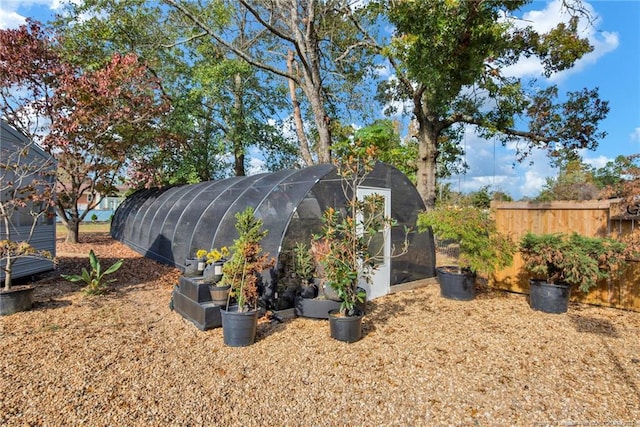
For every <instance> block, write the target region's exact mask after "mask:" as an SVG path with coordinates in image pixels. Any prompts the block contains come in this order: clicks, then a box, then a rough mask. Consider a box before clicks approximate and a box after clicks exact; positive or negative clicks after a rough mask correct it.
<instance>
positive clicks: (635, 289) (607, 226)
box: [490, 199, 640, 311]
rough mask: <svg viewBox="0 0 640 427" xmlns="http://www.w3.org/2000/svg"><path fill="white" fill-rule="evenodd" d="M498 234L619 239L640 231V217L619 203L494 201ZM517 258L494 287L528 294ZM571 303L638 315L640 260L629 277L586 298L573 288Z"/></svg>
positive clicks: (628, 272) (603, 285)
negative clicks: (608, 237) (572, 234)
mask: <svg viewBox="0 0 640 427" xmlns="http://www.w3.org/2000/svg"><path fill="white" fill-rule="evenodd" d="M491 208H492V209H493V215H494V217H495V220H496V226H497V228H498V231H500V232H503V233H507V234H510V235H511V236H512V237H513V238H514V239H515V240H519V239H520V238H521V237H522V236H523V235H524V234H526V233H527V232H528V231H530V232H532V233H537V234H540V233H571V232H574V231H575V232H577V233H579V234H582V235H585V236H590V237H607V236H611V237H617V236H622V235H625V234H628V233H640V217H638V216H635V217H634V216H631V215H628V214H626V212H625V209H626V208H624V209H623V208H621V206H620V204H619V200H617V199H616V200H589V201H580V202H577V201H576V202H573V201H558V202H549V203H529V202H492V204H491ZM522 264H523V263H522V258H521V257H520V254H516V256H515V257H514V262H513V265H512V266H511V267H508V268H505V269H503V270H501V271H498V272H496V273H495V274H494V275H493V277H491V278H490V284H491V286H493V287H496V288H499V289H505V290H509V291H513V292H519V293H529V276H528V275H527V273H526V272H525V271H524V269H523V268H522ZM572 300H574V301H580V302H585V303H589V304H596V305H603V306H609V307H617V308H624V309H629V310H634V311H640V261H639V260H630V261H629V267H628V268H627V270H626V271H625V274H624V275H623V276H622V277H621V278H619V279H616V280H612V281H603V282H602V283H599V284H598V286H597V287H596V288H594V289H592V290H591V291H590V292H589V293H588V294H584V293H582V292H580V291H578V290H575V289H574V290H572Z"/></svg>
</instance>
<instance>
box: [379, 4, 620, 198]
mask: <svg viewBox="0 0 640 427" xmlns="http://www.w3.org/2000/svg"><path fill="white" fill-rule="evenodd" d="M527 3H528V1H513V0H505V1H492V2H487V1H482V0H467V1H458V0H451V1H445V2H442V1H440V0H419V1H412V2H396V1H378V2H371V3H370V6H369V7H370V10H371V11H372V12H375V13H378V14H379V15H378V16H380V17H383V16H384V17H386V18H387V19H388V20H389V21H390V22H391V23H392V24H393V25H394V26H395V31H394V34H393V36H392V38H391V40H390V42H388V43H386V44H383V43H380V42H379V41H378V40H377V39H376V38H374V37H370V38H369V45H370V46H371V48H372V49H375V50H377V51H378V52H380V53H381V54H383V55H384V56H385V57H386V58H387V60H388V61H389V64H390V65H391V67H392V68H393V70H394V71H395V73H396V74H395V75H396V79H395V80H390V81H387V82H385V83H384V84H383V85H382V86H381V87H380V91H379V93H380V99H382V100H385V101H409V104H410V106H409V108H408V110H409V111H410V112H411V114H412V116H413V118H414V119H415V121H416V122H417V135H416V138H417V140H418V155H417V158H416V166H417V188H418V191H419V193H420V195H421V196H422V198H423V200H424V202H425V204H426V205H427V207H433V206H434V203H435V199H436V176H437V175H436V174H437V164H438V160H439V158H440V155H441V153H442V152H443V146H442V142H441V140H440V136H441V135H442V134H443V132H445V131H446V130H447V129H450V128H452V127H454V126H459V125H461V124H465V125H472V126H475V129H476V131H477V132H478V133H479V134H480V136H482V137H486V138H493V137H495V138H497V139H499V140H500V141H501V142H502V143H503V144H506V143H508V142H515V143H516V146H517V147H518V152H517V159H518V160H519V161H522V160H524V159H525V158H526V157H527V156H528V154H530V152H531V150H532V149H534V148H542V149H546V150H547V151H548V153H549V155H550V156H552V157H558V156H563V155H567V153H573V152H575V151H576V150H578V149H582V148H588V149H594V148H595V147H597V145H598V140H599V139H600V138H602V137H603V136H604V132H599V131H598V129H597V126H598V123H599V122H600V121H601V120H602V119H603V118H604V117H605V116H606V114H607V113H608V111H609V107H608V104H607V102H605V101H601V100H600V99H599V98H598V91H597V89H584V90H581V91H577V92H570V93H568V94H567V95H566V96H565V97H564V98H560V97H559V94H558V88H557V87H556V86H555V85H550V86H548V87H546V88H542V89H540V88H538V87H537V86H536V85H532V84H530V83H532V82H528V81H525V80H523V79H520V78H516V77H510V76H507V75H505V69H507V67H508V66H509V65H512V64H515V63H516V62H517V61H518V60H519V59H520V58H521V57H523V56H526V57H531V56H534V57H537V58H539V59H540V61H541V63H542V65H543V66H544V75H545V76H546V77H549V76H550V75H552V74H553V73H555V72H559V71H562V70H565V69H567V68H570V67H572V66H573V64H574V63H575V61H576V60H577V59H579V58H580V57H582V56H583V55H584V54H585V53H587V52H590V51H591V50H592V47H591V46H590V45H589V43H588V41H587V40H586V39H581V38H580V37H579V34H578V23H579V16H580V14H581V13H583V12H584V8H582V7H581V5H580V3H579V2H573V1H571V0H567V1H566V2H565V5H566V6H567V9H568V10H569V11H570V12H572V13H574V14H575V16H573V17H572V18H571V19H570V21H569V22H568V23H561V24H559V25H558V26H557V27H556V28H553V29H552V30H550V31H549V32H547V33H540V32H537V31H536V30H534V29H533V28H532V27H531V26H523V25H522V22H519V21H518V20H517V19H516V18H515V17H514V15H513V14H514V13H515V12H516V11H517V10H518V9H520V8H521V7H523V6H524V5H526V4H527ZM417 16H419V17H420V19H416V17H417Z"/></svg>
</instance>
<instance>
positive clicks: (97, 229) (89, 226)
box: [56, 222, 111, 237]
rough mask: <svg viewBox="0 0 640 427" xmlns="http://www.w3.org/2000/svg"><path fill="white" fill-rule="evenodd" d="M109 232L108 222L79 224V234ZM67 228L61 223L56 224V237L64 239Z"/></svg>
mask: <svg viewBox="0 0 640 427" xmlns="http://www.w3.org/2000/svg"><path fill="white" fill-rule="evenodd" d="M110 230H111V223H110V222H82V223H80V230H79V233H80V234H84V233H108V232H109V231H110ZM66 235H67V227H65V226H64V225H63V224H61V223H57V224H56V237H66Z"/></svg>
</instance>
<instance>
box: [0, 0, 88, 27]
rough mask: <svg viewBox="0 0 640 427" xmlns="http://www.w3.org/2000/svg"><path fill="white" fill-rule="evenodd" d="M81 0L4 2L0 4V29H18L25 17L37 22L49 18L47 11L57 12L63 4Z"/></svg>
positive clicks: (19, 0)
mask: <svg viewBox="0 0 640 427" xmlns="http://www.w3.org/2000/svg"><path fill="white" fill-rule="evenodd" d="M70 1H71V2H77V1H82V0H4V1H1V2H0V29H3V30H6V29H10V28H18V27H19V26H20V25H22V24H24V23H25V21H26V19H27V17H31V18H33V19H36V20H38V21H46V20H47V19H49V18H50V16H49V13H48V12H47V11H53V12H55V11H58V10H60V9H61V8H62V7H63V6H64V5H65V3H69V2H70Z"/></svg>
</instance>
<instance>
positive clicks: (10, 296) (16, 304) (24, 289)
mask: <svg viewBox="0 0 640 427" xmlns="http://www.w3.org/2000/svg"><path fill="white" fill-rule="evenodd" d="M33 289H34V288H33V287H32V286H14V287H13V288H11V289H10V290H8V291H4V290H3V291H2V292H0V316H7V315H9V314H14V313H17V312H19V311H27V310H31V306H32V305H33Z"/></svg>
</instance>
